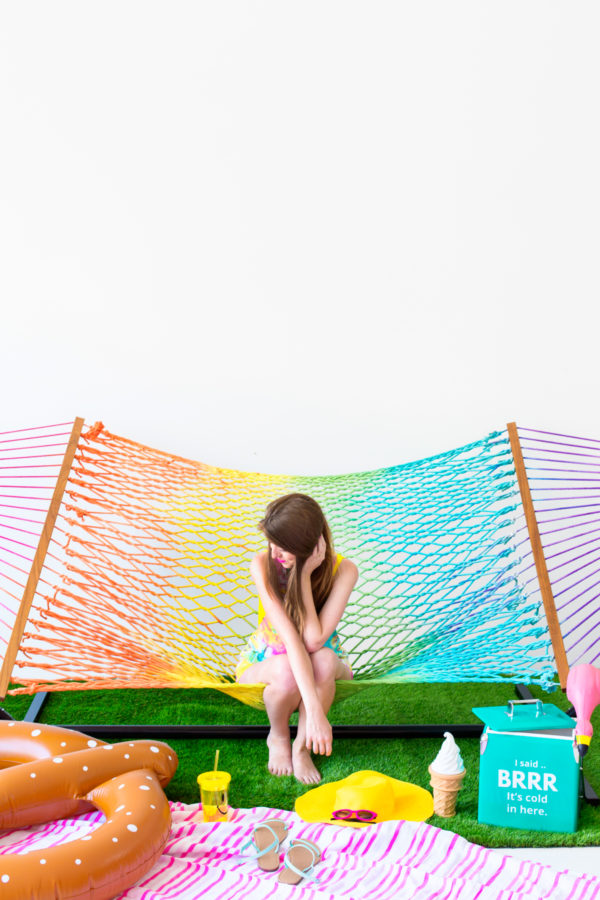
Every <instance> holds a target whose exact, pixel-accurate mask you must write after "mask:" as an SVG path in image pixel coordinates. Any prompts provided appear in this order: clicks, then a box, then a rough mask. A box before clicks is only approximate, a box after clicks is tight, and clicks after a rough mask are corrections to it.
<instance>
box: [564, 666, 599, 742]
mask: <svg viewBox="0 0 600 900" xmlns="http://www.w3.org/2000/svg"><path fill="white" fill-rule="evenodd" d="M567 697H568V698H569V700H570V701H571V703H572V704H573V706H574V707H575V712H576V713H577V727H576V728H575V738H576V740H577V745H578V747H579V752H580V754H581V756H584V755H585V754H586V753H587V749H588V747H589V745H590V741H591V740H592V735H593V733H594V729H593V727H592V723H591V721H590V719H591V718H592V713H593V712H594V710H595V709H596V707H597V706H598V704H599V703H600V669H597V668H596V667H595V666H591V665H590V664H589V663H582V664H581V665H578V666H573V667H572V668H571V669H570V670H569V675H568V677H567Z"/></svg>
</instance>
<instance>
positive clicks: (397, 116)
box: [0, 0, 600, 474]
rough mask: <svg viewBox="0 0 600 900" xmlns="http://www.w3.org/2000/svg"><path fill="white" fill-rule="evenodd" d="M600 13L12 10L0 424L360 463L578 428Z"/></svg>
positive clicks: (132, 6)
mask: <svg viewBox="0 0 600 900" xmlns="http://www.w3.org/2000/svg"><path fill="white" fill-rule="evenodd" d="M599 25H600V7H599V6H598V4H597V3H596V2H591V0H590V2H585V0H580V2H578V3H577V4H573V3H569V2H567V0H564V2H556V0H515V2H511V0H508V2H503V3H497V2H486V0H473V2H467V0H452V2H448V0H419V2H417V0H410V2H405V0H395V2H372V0H369V2H367V0H363V2H352V0H317V2H313V0H303V2H302V3H290V2H285V0H263V2H259V0H256V2H238V0H232V2H224V0H214V2H200V0H194V2H191V0H190V2H172V0H171V2H167V0H165V2H148V0H143V2H142V0H118V2H110V0H104V2H103V3H90V2H82V0H74V2H64V0H53V2H51V3H48V2H45V0H44V2H39V0H31V2H28V3H17V2H12V3H11V2H5V3H3V4H2V5H1V6H0V129H1V133H2V137H1V140H0V178H1V197H0V253H1V256H2V261H1V266H0V291H1V304H2V330H1V338H0V340H1V349H2V355H1V362H0V366H1V370H2V371H1V375H2V404H1V406H2V415H1V422H0V430H6V429H10V428H17V427H22V426H27V425H37V424H42V423H49V422H53V421H64V420H65V419H68V418H70V417H73V416H75V415H84V416H85V417H86V419H88V420H90V421H94V420H96V419H102V420H103V421H104V423H105V424H106V426H107V427H108V428H109V429H110V430H111V431H114V432H117V433H120V434H125V435H127V436H129V437H132V438H134V439H137V440H139V441H142V442H144V443H148V444H151V445H154V446H158V447H161V448H163V449H165V450H170V451H172V452H176V453H180V454H182V455H185V456H191V457H194V458H197V459H201V460H204V461H206V462H209V463H213V464H216V465H222V466H229V467H235V468H242V469H253V470H259V471H265V472H289V473H307V474H310V473H330V472H343V471H352V470H360V469H369V468H375V467H378V466H382V465H388V464H393V463H398V462H402V461H405V460H410V459H413V458H417V457H420V456H426V455H429V454H431V453H435V452H439V451H441V450H445V449H450V448H452V447H455V446H458V445H460V444H462V443H466V442H467V441H470V440H474V439H477V438H479V437H482V436H483V435H485V434H486V433H487V432H488V431H490V430H494V429H496V428H501V427H503V425H504V424H505V422H507V421H511V420H513V419H516V420H517V421H518V422H520V423H521V424H523V425H531V426H536V427H548V428H550V429H552V430H556V431H566V432H567V433H574V434H581V435H584V436H590V437H596V438H600V409H599V404H598V399H597V398H598V382H599V377H598V362H597V359H598V352H597V347H598V340H599V332H598V328H597V321H598V318H599V312H598V310H599V296H598V294H599V291H598V288H599V269H598V247H599V244H600V216H599V213H598V211H599V209H600V166H599V164H598V160H599V159H600V117H599V115H598V87H599V84H600V54H599V53H598V33H599Z"/></svg>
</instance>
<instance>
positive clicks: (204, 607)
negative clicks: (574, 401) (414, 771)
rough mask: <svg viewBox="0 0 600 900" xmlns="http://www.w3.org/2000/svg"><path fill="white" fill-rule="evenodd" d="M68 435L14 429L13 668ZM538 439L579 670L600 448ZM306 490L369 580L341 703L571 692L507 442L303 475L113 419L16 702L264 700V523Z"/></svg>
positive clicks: (599, 546)
mask: <svg viewBox="0 0 600 900" xmlns="http://www.w3.org/2000/svg"><path fill="white" fill-rule="evenodd" d="M69 424H70V423H66V424H65V423H61V424H60V425H59V426H36V428H35V429H20V430H19V431H18V432H16V431H15V432H4V433H3V434H1V435H0V652H1V653H2V654H3V655H4V653H5V651H6V646H7V644H8V640H9V638H10V634H11V632H12V630H13V628H14V626H15V619H16V616H17V610H18V607H19V603H20V600H21V596H22V594H23V588H24V585H25V581H26V580H27V577H28V574H29V570H30V568H31V564H32V560H33V555H34V553H35V549H36V547H37V539H38V537H39V536H40V534H41V533H42V530H43V525H44V510H45V509H46V508H47V506H48V502H49V499H48V498H49V496H50V494H51V492H52V489H53V487H54V483H55V481H56V477H57V471H58V468H59V467H60V465H61V462H62V459H63V455H64V448H65V445H66V443H67V440H68V434H69V431H68V426H69ZM519 433H520V435H521V443H522V447H523V456H524V459H525V462H526V466H527V476H528V479H529V483H530V487H531V492H532V498H533V501H534V506H535V509H536V515H537V518H538V522H539V528H540V534H541V535H542V540H543V542H544V544H545V545H547V546H548V552H547V554H546V557H547V561H548V571H549V573H550V578H551V580H552V583H553V587H554V585H556V586H555V587H554V590H555V595H556V604H557V611H558V616H559V619H560V622H561V629H562V631H563V637H564V640H565V645H566V648H567V653H568V656H569V663H570V664H573V663H574V662H576V661H580V660H581V659H582V658H583V657H586V654H587V657H586V658H587V661H593V659H592V658H590V653H591V652H592V651H593V647H594V644H595V642H596V641H597V638H598V636H599V635H598V628H597V625H596V624H595V622H594V621H593V618H594V617H593V611H594V608H595V604H594V602H593V601H594V600H595V599H597V597H598V596H599V595H600V590H599V588H600V489H599V487H598V485H599V484H600V478H595V477H594V468H593V467H594V466H596V467H598V466H600V442H593V441H589V440H584V439H580V438H572V437H565V436H562V435H551V434H549V433H546V432H537V431H534V430H533V429H520V430H519ZM592 458H593V459H592ZM596 472H597V469H596ZM574 475H575V476H576V481H573V476H574ZM290 491H301V492H303V493H307V494H310V495H311V496H313V497H315V499H316V500H318V501H319V503H320V504H321V505H322V507H323V509H324V512H325V514H326V516H327V518H328V521H329V524H330V526H331V530H332V534H333V538H334V542H335V545H336V549H337V550H338V551H339V552H341V553H343V555H344V556H348V557H350V558H351V559H353V560H354V561H355V562H356V564H357V566H358V568H359V572H360V577H359V582H358V584H357V586H356V589H355V591H354V592H353V594H352V597H351V599H350V602H349V604H348V608H347V610H346V613H345V615H344V618H343V620H342V623H341V625H340V628H339V631H340V635H341V637H342V640H343V643H344V646H345V648H346V649H347V650H348V653H349V655H350V659H351V663H352V666H353V670H354V672H355V683H353V684H348V685H340V691H341V692H346V693H348V692H351V691H354V690H356V689H359V688H360V687H361V686H366V685H369V684H371V683H373V682H374V681H386V682H388V681H390V682H391V681H394V682H395V681H430V682H442V681H451V682H466V681H481V682H482V681H511V682H512V681H515V680H518V681H520V682H523V683H528V684H539V685H542V686H543V687H545V688H550V689H551V688H553V687H554V686H556V666H555V662H554V655H553V651H552V645H551V641H550V637H549V632H548V628H547V625H546V620H545V615H544V608H543V605H542V602H541V598H540V592H539V587H538V583H537V578H536V574H535V567H534V563H533V559H532V550H531V546H530V543H529V537H528V534H527V527H526V524H525V519H524V511H523V506H522V502H521V496H520V493H519V486H518V484H517V478H516V475H515V465H514V461H513V456H512V453H511V447H510V442H509V439H508V436H507V432H506V431H495V432H493V433H491V434H489V435H488V436H487V437H485V438H483V439H482V440H480V441H475V442H473V443H470V444H467V445H466V446H464V447H460V448H458V449H454V450H451V451H449V452H447V453H441V454H438V455H436V456H432V457H430V458H427V459H423V460H418V461H415V462H410V463H406V464H403V465H398V466H393V467H389V468H384V469H377V470H374V471H370V472H359V473H354V474H348V475H333V476H331V475H328V476H308V477H300V476H284V475H264V474H258V473H248V472H239V471H235V470H228V469H221V468H217V467H214V466H209V465H206V464H203V463H199V462H194V461H193V460H187V459H183V458H181V457H177V456H174V455H171V454H168V453H164V452H161V451H159V450H154V449H152V448H150V447H146V446H144V445H141V444H138V443H136V442H135V441H131V440H128V439H127V438H124V437H119V436H117V435H114V434H112V433H111V432H110V431H108V429H106V428H105V427H104V425H103V424H102V423H96V424H95V425H93V426H91V427H89V426H88V427H85V428H84V430H83V432H82V435H81V437H80V439H79V442H78V445H77V450H76V453H75V458H74V460H73V463H72V466H71V470H70V473H69V477H68V482H67V484H66V488H65V492H64V497H63V502H62V506H61V509H60V513H59V516H58V519H57V522H56V525H55V527H54V529H53V532H52V537H51V539H50V543H49V546H48V553H47V556H46V560H45V564H44V567H43V569H42V572H41V575H40V578H39V582H38V584H37V590H36V592H35V595H34V598H33V602H32V605H31V610H30V612H29V615H28V618H27V623H26V626H25V628H24V631H23V635H22V639H21V642H20V648H19V652H18V654H17V658H16V662H15V665H14V669H13V671H12V685H13V687H12V690H11V691H10V693H33V692H35V691H39V690H50V691H53V690H81V689H83V688H90V689H91V688H101V689H104V688H109V687H114V688H120V687H137V688H147V687H173V688H200V687H210V688H216V689H218V690H221V691H225V692H227V693H229V694H231V695H233V696H236V697H237V698H238V699H240V700H243V701H244V702H246V703H251V704H252V705H260V704H261V702H262V700H261V698H262V686H256V685H238V684H236V683H235V681H234V675H233V673H234V667H235V663H236V660H237V657H238V654H239V652H240V650H241V648H242V647H243V646H244V644H245V641H246V639H247V637H248V635H249V634H250V633H251V632H252V631H253V630H254V629H255V627H256V619H257V598H256V595H255V591H254V586H253V584H252V581H251V579H250V575H249V564H250V560H251V558H252V556H253V555H254V554H255V553H256V552H257V551H258V550H260V549H262V547H263V545H264V538H263V537H262V535H261V534H260V533H259V532H258V529H257V523H258V521H259V519H260V518H261V516H262V514H263V512H264V508H265V506H266V504H267V503H268V502H269V501H270V500H272V499H273V498H275V497H277V496H280V495H282V494H285V493H288V492H290ZM596 551H597V552H596Z"/></svg>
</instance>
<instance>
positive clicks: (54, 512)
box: [0, 419, 84, 700]
mask: <svg viewBox="0 0 600 900" xmlns="http://www.w3.org/2000/svg"><path fill="white" fill-rule="evenodd" d="M83 421H84V420H83V419H75V421H74V422H73V430H72V431H71V437H70V438H69V443H68V444H67V449H66V451H65V455H64V459H63V461H62V466H61V467H60V472H59V473H58V478H57V480H56V485H55V488H54V493H53V494H52V499H51V501H50V506H49V507H48V512H47V513H46V521H45V522H44V527H43V528H42V533H41V534H40V539H39V541H38V545H37V550H36V551H35V556H34V558H33V562H32V564H31V571H30V572H29V577H28V579H27V584H26V585H25V590H24V591H23V597H22V598H21V604H20V606H19V609H18V611H17V616H16V618H15V624H14V627H13V630H12V634H11V636H10V640H9V642H8V646H7V648H6V654H5V656H4V661H3V663H2V669H0V699H2V700H4V698H5V697H6V692H7V691H8V686H9V684H10V679H11V675H12V670H13V668H14V665H15V661H16V659H17V653H18V652H19V647H20V645H21V640H22V638H23V632H24V631H25V625H26V624H27V619H28V618H29V611H30V609H31V604H32V603H33V598H34V596H35V592H36V590H37V586H38V581H39V578H40V575H41V572H42V569H43V567H44V560H45V559H46V553H47V551H48V546H49V544H50V538H51V537H52V532H53V530H54V525H55V523H56V519H57V517H58V511H59V509H60V504H61V503H62V498H63V494H64V492H65V487H66V486H67V480H68V478H69V473H70V471H71V466H72V465H73V459H74V457H75V451H76V449H77V443H78V441H79V436H80V434H81V429H82V428H83Z"/></svg>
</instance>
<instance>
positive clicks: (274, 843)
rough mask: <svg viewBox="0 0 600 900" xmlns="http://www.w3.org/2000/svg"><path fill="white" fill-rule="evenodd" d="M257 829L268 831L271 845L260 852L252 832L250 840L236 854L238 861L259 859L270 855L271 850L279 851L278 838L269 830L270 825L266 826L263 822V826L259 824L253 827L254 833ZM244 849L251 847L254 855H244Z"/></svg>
mask: <svg viewBox="0 0 600 900" xmlns="http://www.w3.org/2000/svg"><path fill="white" fill-rule="evenodd" d="M258 828H268V829H269V831H270V832H271V834H272V835H273V841H272V843H270V844H268V846H266V847H263V849H262V850H259V849H258V847H257V844H256V841H255V839H254V832H252V834H251V836H250V839H249V840H247V841H246V843H245V844H244V845H243V846H242V847H240V852H239V853H238V858H239V859H243V860H246V859H260V858H261V856H264V855H265V854H266V853H270V852H271V850H278V849H279V838H278V836H277V834H276V833H275V831H274V830H273V828H271V826H270V825H267V824H266V822H263V824H261V825H257V826H256V827H255V829H254V831H256V830H257V829H258ZM246 847H253V848H254V850H255V853H253V854H251V853H244V850H245V849H246Z"/></svg>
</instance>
